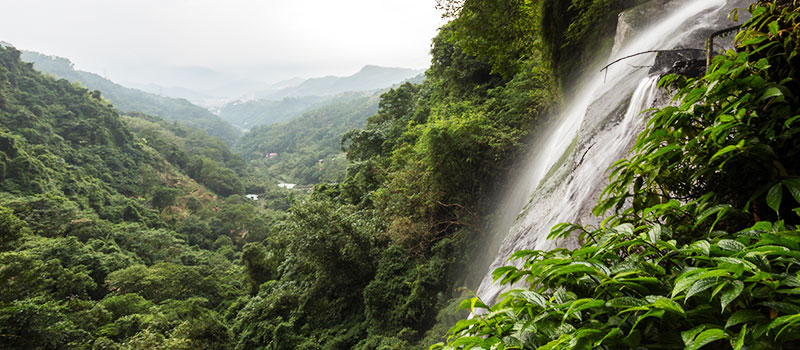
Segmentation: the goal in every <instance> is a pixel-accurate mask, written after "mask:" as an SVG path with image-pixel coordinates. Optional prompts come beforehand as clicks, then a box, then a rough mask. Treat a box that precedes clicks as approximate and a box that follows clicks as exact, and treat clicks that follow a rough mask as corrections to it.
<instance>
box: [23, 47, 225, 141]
mask: <svg viewBox="0 0 800 350" xmlns="http://www.w3.org/2000/svg"><path fill="white" fill-rule="evenodd" d="M21 59H22V60H23V61H26V62H31V63H33V65H34V68H36V69H37V70H40V71H42V72H45V73H49V74H53V75H55V76H57V77H59V78H62V79H66V80H69V81H77V82H79V83H80V84H82V85H84V86H86V87H87V88H89V89H92V90H99V91H100V92H101V93H102V94H103V96H104V97H105V98H107V99H108V100H109V101H111V103H113V104H114V106H115V107H117V109H119V110H120V111H124V112H129V111H135V112H141V113H145V114H151V115H156V116H159V117H162V118H164V119H166V120H170V121H177V122H179V123H181V124H184V125H186V126H190V127H194V128H197V129H200V130H203V131H205V132H206V133H208V134H209V135H211V136H216V137H219V138H220V139H222V140H223V141H225V142H226V143H228V144H233V143H234V142H235V141H236V139H237V138H238V137H239V134H240V133H239V131H238V130H236V129H235V128H234V127H232V126H231V125H230V124H228V123H227V122H225V121H224V120H222V119H221V118H220V117H219V116H217V115H215V114H214V113H211V112H210V111H208V110H207V109H205V108H203V107H200V106H197V105H194V104H192V103H191V102H189V101H187V100H185V99H176V98H170V97H164V96H158V95H155V94H152V93H147V92H144V91H141V90H137V89H132V88H128V87H124V86H122V85H119V84H117V83H114V82H113V81H111V80H108V79H106V78H103V77H101V76H100V75H97V74H94V73H90V72H84V71H81V70H76V69H74V67H73V64H72V62H71V61H70V60H68V59H66V58H62V57H57V56H48V55H45V54H41V53H38V52H33V51H23V52H22V55H21Z"/></svg>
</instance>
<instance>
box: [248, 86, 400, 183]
mask: <svg viewBox="0 0 800 350" xmlns="http://www.w3.org/2000/svg"><path fill="white" fill-rule="evenodd" d="M379 99H380V93H378V92H372V93H369V92H367V93H348V94H342V95H339V96H337V97H336V98H333V99H331V100H330V101H328V102H327V103H325V104H323V105H322V106H320V107H317V108H313V109H311V110H309V111H307V112H305V113H303V115H302V116H299V117H297V118H295V119H292V120H291V121H288V122H285V123H280V124H273V125H267V126H260V127H256V128H254V129H253V130H250V132H248V133H247V134H245V136H243V137H242V138H241V139H240V140H239V142H238V143H237V144H236V145H235V146H234V150H236V151H237V152H240V153H241V154H242V156H243V157H244V158H245V159H247V160H249V161H250V162H251V164H252V165H254V166H256V167H258V169H259V170H260V171H259V172H260V173H262V174H264V175H267V176H270V177H273V178H279V179H281V180H283V181H286V182H291V183H297V184H304V185H313V184H317V183H320V182H330V183H335V182H340V181H341V180H342V179H343V178H344V175H345V168H346V167H347V160H346V159H345V157H344V154H343V153H342V150H341V140H342V136H344V134H345V133H346V132H347V131H350V130H352V129H355V128H360V127H363V126H364V124H365V123H366V121H367V118H368V117H370V116H372V115H373V114H375V112H377V110H378V100H379ZM384 99H385V98H384ZM271 153H274V154H275V155H274V156H272V157H270V154H271Z"/></svg>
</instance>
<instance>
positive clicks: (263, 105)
mask: <svg viewBox="0 0 800 350" xmlns="http://www.w3.org/2000/svg"><path fill="white" fill-rule="evenodd" d="M421 72H422V71H420V70H414V69H406V68H385V67H378V66H365V67H364V68H362V69H361V70H360V71H359V72H358V73H356V74H354V75H351V76H348V77H334V76H328V77H322V78H312V79H308V80H305V81H302V82H300V83H298V81H297V80H296V79H293V80H287V81H284V82H280V83H276V84H274V85H272V86H273V87H278V86H281V84H283V85H290V84H294V86H289V87H286V88H283V89H281V90H279V91H274V90H273V92H272V93H271V94H266V96H267V97H265V98H262V99H257V100H250V101H236V102H232V103H228V104H226V105H224V106H223V107H222V108H220V109H219V111H218V112H219V115H220V116H221V117H222V119H224V120H225V121H227V122H229V123H231V124H233V125H235V126H237V127H239V128H241V129H244V130H248V129H251V128H253V127H255V126H258V125H270V124H275V123H280V122H283V121H287V120H291V119H293V118H296V117H299V116H300V115H302V114H303V113H305V112H308V111H310V110H312V109H315V108H320V107H322V106H324V105H326V104H328V103H333V102H336V103H343V102H347V101H349V100H352V99H356V98H359V97H361V96H363V94H360V93H363V92H370V93H369V94H370V95H371V93H372V92H375V91H376V90H380V89H385V88H388V87H390V86H392V85H396V84H398V83H401V82H403V81H411V82H418V81H421V80H422V77H423V76H424V75H423V74H422V73H421Z"/></svg>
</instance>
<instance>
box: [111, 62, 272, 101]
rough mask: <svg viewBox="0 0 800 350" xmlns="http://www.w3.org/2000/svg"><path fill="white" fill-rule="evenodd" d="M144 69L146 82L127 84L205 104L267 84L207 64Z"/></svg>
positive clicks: (246, 94) (247, 94)
mask: <svg viewBox="0 0 800 350" xmlns="http://www.w3.org/2000/svg"><path fill="white" fill-rule="evenodd" d="M141 73H142V76H143V78H142V79H143V80H145V81H147V82H146V83H145V82H125V85H127V86H131V87H134V88H137V89H140V90H143V91H147V92H150V93H154V94H158V95H162V96H168V97H174V98H185V99H187V100H189V101H190V102H192V103H194V104H197V105H200V106H203V107H210V106H218V105H222V104H225V103H227V102H230V101H233V100H236V99H239V98H241V97H242V96H252V94H253V91H260V90H262V89H264V87H265V85H267V84H266V83H265V82H263V81H259V80H253V79H246V78H241V77H239V76H237V75H235V74H230V73H225V72H220V71H216V70H214V69H211V68H208V67H197V66H186V67H174V66H169V67H160V66H154V67H148V68H147V70H146V71H142V72H141ZM154 81H158V83H154ZM277 89H278V88H275V90H277Z"/></svg>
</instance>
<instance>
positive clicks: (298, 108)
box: [219, 96, 330, 130]
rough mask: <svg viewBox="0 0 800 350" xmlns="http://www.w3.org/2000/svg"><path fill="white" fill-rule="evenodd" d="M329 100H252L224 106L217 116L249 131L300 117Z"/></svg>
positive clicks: (312, 98)
mask: <svg viewBox="0 0 800 350" xmlns="http://www.w3.org/2000/svg"><path fill="white" fill-rule="evenodd" d="M328 100H330V97H322V96H307V97H287V98H284V99H282V100H280V101H274V100H266V99H262V100H253V101H236V102H232V103H229V104H226V105H225V106H223V107H222V108H221V109H220V110H219V115H220V116H221V117H222V119H224V120H225V121H227V122H228V123H231V124H233V125H234V126H236V127H238V128H240V129H243V130H249V129H251V128H253V127H254V126H258V125H270V124H275V123H280V122H283V121H287V120H290V119H293V118H295V117H298V116H300V114H302V113H303V112H305V111H306V110H308V109H309V108H311V107H313V106H316V105H319V104H321V103H324V102H325V101H328Z"/></svg>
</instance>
